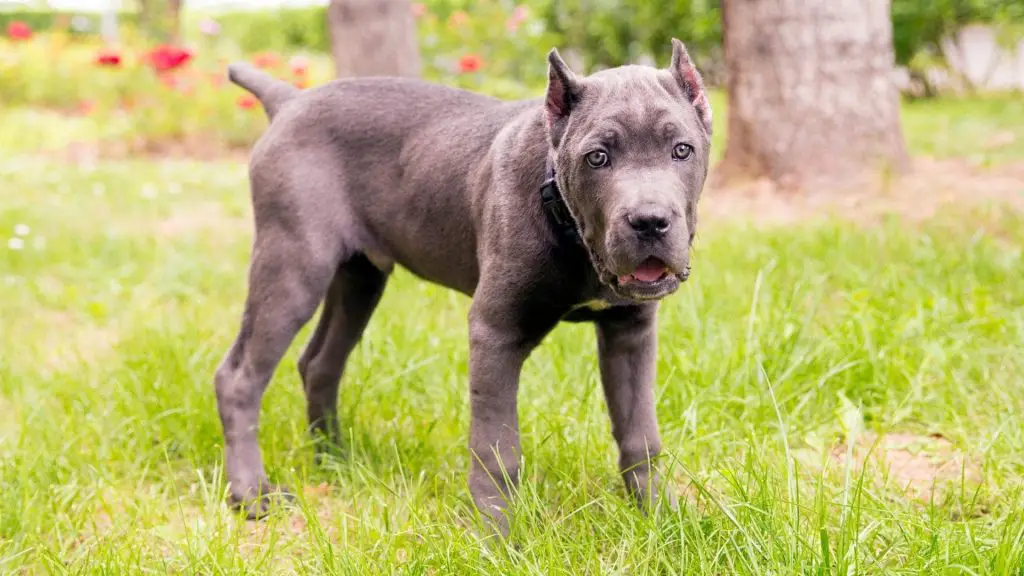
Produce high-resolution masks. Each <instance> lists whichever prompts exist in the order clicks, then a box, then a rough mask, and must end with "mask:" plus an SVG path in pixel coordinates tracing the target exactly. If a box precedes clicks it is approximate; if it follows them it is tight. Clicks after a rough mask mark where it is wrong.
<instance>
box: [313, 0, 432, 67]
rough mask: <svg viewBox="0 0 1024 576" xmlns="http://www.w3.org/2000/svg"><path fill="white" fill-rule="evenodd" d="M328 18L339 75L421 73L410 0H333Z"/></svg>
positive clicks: (332, 49)
mask: <svg viewBox="0 0 1024 576" xmlns="http://www.w3.org/2000/svg"><path fill="white" fill-rule="evenodd" d="M327 21H328V25H329V28H330V37H331V53H332V55H333V56H334V65H335V68H336V69H337V74H338V77H348V76H419V75H420V66H421V65H420V55H419V47H418V44H417V40H416V24H415V22H414V20H413V15H412V8H411V6H410V4H409V1H408V0H331V3H330V5H329V6H328V8H327Z"/></svg>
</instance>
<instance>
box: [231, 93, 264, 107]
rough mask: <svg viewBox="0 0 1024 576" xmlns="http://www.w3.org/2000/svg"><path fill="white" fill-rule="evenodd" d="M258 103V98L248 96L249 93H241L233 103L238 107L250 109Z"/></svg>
mask: <svg viewBox="0 0 1024 576" xmlns="http://www.w3.org/2000/svg"><path fill="white" fill-rule="evenodd" d="M259 103H260V102H259V100H257V99H256V98H254V97H253V96H250V95H249V94H243V95H241V96H239V97H238V100H237V101H236V102H235V104H237V105H238V107H239V108H241V109H242V110H252V109H253V108H255V107H256V105H257V104H259Z"/></svg>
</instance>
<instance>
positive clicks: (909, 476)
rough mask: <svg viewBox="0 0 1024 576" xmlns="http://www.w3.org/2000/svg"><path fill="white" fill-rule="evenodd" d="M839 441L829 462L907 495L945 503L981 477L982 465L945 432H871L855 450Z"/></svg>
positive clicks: (855, 444)
mask: <svg viewBox="0 0 1024 576" xmlns="http://www.w3.org/2000/svg"><path fill="white" fill-rule="evenodd" d="M850 448H851V447H850V445H849V444H848V443H840V444H837V445H836V446H834V447H833V448H832V450H831V451H830V453H829V456H830V459H831V461H832V462H831V464H830V466H831V467H833V468H834V469H838V470H846V469H847V467H849V469H850V470H851V471H852V472H853V473H854V474H855V475H859V474H860V473H862V472H864V473H865V476H867V477H869V478H872V479H876V480H878V482H879V483H880V484H883V485H885V486H887V487H888V488H889V489H890V490H893V491H895V492H897V493H898V494H899V495H902V496H904V497H907V498H910V499H913V500H917V501H920V502H924V503H930V502H936V503H940V502H941V500H942V498H943V497H944V496H946V495H948V494H950V493H951V490H952V491H956V490H958V489H959V488H960V487H962V486H964V485H966V486H968V487H970V486H977V485H979V484H980V483H981V481H982V474H981V463H980V462H979V461H978V459H977V458H973V457H971V456H969V455H968V454H966V453H964V452H963V451H961V450H958V449H957V448H956V447H955V446H954V445H953V443H952V442H950V441H949V440H948V439H946V438H944V437H942V436H941V435H937V434H931V435H920V434H910V433H906V432H895V433H888V434H880V435H879V434H873V433H866V434H862V435H860V436H859V437H858V439H857V440H856V441H855V442H854V444H853V446H852V450H851V449H850Z"/></svg>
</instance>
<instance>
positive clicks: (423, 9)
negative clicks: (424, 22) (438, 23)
mask: <svg viewBox="0 0 1024 576" xmlns="http://www.w3.org/2000/svg"><path fill="white" fill-rule="evenodd" d="M410 8H412V15H413V16H415V17H417V18H423V17H424V16H426V14H427V6H426V4H423V3H422V2H416V3H414V4H413V5H412V6H410Z"/></svg>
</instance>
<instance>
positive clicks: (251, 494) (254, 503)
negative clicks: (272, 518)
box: [228, 482, 295, 520]
mask: <svg viewBox="0 0 1024 576" xmlns="http://www.w3.org/2000/svg"><path fill="white" fill-rule="evenodd" d="M294 500H295V496H293V495H292V493H291V491H289V490H288V489H287V488H285V487H284V486H280V485H277V484H270V483H269V482H261V483H260V485H259V486H258V487H252V488H249V489H248V490H245V491H243V492H236V491H235V490H232V491H231V494H230V496H228V504H229V505H230V506H231V508H232V509H233V510H241V511H244V512H245V519H246V520H260V519H262V518H264V517H266V516H267V514H269V513H270V510H271V509H272V508H273V507H274V506H277V505H281V504H288V503H291V502H293V501H294Z"/></svg>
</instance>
